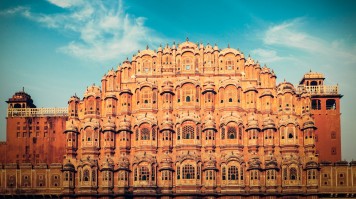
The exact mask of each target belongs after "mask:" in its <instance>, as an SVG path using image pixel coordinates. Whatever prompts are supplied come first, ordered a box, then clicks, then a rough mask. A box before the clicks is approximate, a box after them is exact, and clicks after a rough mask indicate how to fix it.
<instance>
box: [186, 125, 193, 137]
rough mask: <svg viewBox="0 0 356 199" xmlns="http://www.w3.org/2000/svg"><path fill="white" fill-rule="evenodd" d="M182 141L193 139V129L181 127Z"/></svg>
mask: <svg viewBox="0 0 356 199" xmlns="http://www.w3.org/2000/svg"><path fill="white" fill-rule="evenodd" d="M183 139H194V128H193V127H192V126H189V125H187V126H184V127H183Z"/></svg>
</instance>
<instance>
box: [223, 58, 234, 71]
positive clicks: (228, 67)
mask: <svg viewBox="0 0 356 199" xmlns="http://www.w3.org/2000/svg"><path fill="white" fill-rule="evenodd" d="M225 63H226V70H232V69H233V68H234V62H233V61H232V60H231V59H227V60H226V62H225Z"/></svg>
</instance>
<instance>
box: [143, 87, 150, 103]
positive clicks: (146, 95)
mask: <svg viewBox="0 0 356 199" xmlns="http://www.w3.org/2000/svg"><path fill="white" fill-rule="evenodd" d="M151 100H152V92H151V91H150V90H149V89H148V88H147V87H146V89H144V90H143V91H142V102H143V103H144V104H151Z"/></svg>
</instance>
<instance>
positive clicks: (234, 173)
mask: <svg viewBox="0 0 356 199" xmlns="http://www.w3.org/2000/svg"><path fill="white" fill-rule="evenodd" d="M238 176H239V169H238V168H237V167H236V166H230V167H229V169H228V180H238V179H239V177H238Z"/></svg>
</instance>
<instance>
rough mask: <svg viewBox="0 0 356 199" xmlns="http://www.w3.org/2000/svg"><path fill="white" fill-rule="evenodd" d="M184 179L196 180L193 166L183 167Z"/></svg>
mask: <svg viewBox="0 0 356 199" xmlns="http://www.w3.org/2000/svg"><path fill="white" fill-rule="evenodd" d="M182 174H183V179H194V178H195V168H194V167H193V166H192V165H191V164H187V165H184V166H183V171H182Z"/></svg>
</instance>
